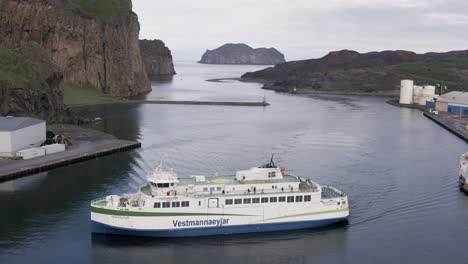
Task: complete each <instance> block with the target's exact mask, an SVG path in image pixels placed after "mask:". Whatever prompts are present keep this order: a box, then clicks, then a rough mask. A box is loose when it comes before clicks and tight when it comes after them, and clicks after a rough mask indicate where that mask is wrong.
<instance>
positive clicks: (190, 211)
mask: <svg viewBox="0 0 468 264" xmlns="http://www.w3.org/2000/svg"><path fill="white" fill-rule="evenodd" d="M348 216H349V204H348V197H347V195H346V194H345V193H344V192H342V191H340V190H338V189H336V188H334V187H331V186H321V185H319V184H317V183H315V182H313V181H311V180H309V179H306V178H301V177H297V176H293V175H288V174H286V173H285V170H284V169H283V168H281V167H278V166H276V165H275V164H274V163H273V160H272V161H271V162H270V163H269V164H265V165H263V166H260V167H254V168H251V169H249V170H243V171H238V172H236V174H235V175H232V176H214V177H205V176H192V177H190V178H178V177H177V175H176V173H174V172H173V171H172V170H164V169H162V166H160V167H158V168H157V169H156V170H155V171H153V172H152V173H150V174H149V175H148V183H147V184H145V185H144V186H142V187H140V188H139V191H138V192H137V193H134V194H124V195H120V196H119V195H109V196H107V197H105V198H102V199H98V200H95V201H93V202H91V222H92V232H93V233H104V234H118V235H133V236H151V237H183V236H207V235H222V234H236V233H252V232H268V231H280V230H293V229H306V228H316V227H322V226H326V225H330V224H334V223H337V222H340V221H344V220H346V219H347V218H348Z"/></svg>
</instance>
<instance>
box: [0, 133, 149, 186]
mask: <svg viewBox="0 0 468 264" xmlns="http://www.w3.org/2000/svg"><path fill="white" fill-rule="evenodd" d="M59 126H60V128H55V129H54V128H52V130H53V131H56V132H58V133H60V134H64V135H68V138H70V141H71V142H72V144H73V145H72V146H70V147H68V148H67V149H66V150H65V151H63V152H59V153H55V154H51V155H46V156H42V157H37V158H33V159H27V160H22V159H20V160H15V159H6V158H5V159H0V182H5V181H8V180H12V179H15V178H19V177H24V176H27V175H31V174H36V173H39V172H43V171H47V170H50V169H54V168H58V167H62V166H66V165H70V164H73V163H78V162H82V161H85V160H89V159H94V158H97V157H101V156H105V155H109V154H112V153H116V152H120V151H125V150H130V149H135V148H140V147H141V143H140V142H138V141H131V140H121V139H117V138H115V137H114V136H112V135H109V134H106V133H103V132H99V131H95V130H91V129H84V128H80V127H76V126H71V125H59Z"/></svg>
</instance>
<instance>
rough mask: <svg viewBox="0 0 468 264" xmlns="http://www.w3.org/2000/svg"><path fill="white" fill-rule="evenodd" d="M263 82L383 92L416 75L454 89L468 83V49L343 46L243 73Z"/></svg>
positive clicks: (300, 87)
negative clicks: (435, 50) (423, 51)
mask: <svg viewBox="0 0 468 264" xmlns="http://www.w3.org/2000/svg"><path fill="white" fill-rule="evenodd" d="M242 78H243V79H245V80H256V81H261V82H263V83H264V84H265V85H264V88H265V89H272V90H278V91H285V92H290V91H292V90H293V89H294V88H296V89H297V90H299V91H318V92H320V91H321V92H343V93H353V92H358V93H384V94H392V93H397V92H398V89H399V88H398V85H399V81H400V80H401V79H403V78H411V79H415V80H416V81H418V82H421V83H430V84H435V83H439V82H441V81H444V82H445V83H446V84H447V85H448V86H449V88H450V89H463V87H465V86H466V85H467V84H468V52H467V51H454V52H447V53H427V54H416V53H414V52H409V51H382V52H369V53H358V52H356V51H350V50H342V51H335V52H331V53H329V54H328V55H326V56H324V57H322V58H319V59H310V60H302V61H291V62H287V63H283V64H279V65H276V66H275V67H270V68H267V69H264V70H260V71H257V72H249V73H245V74H244V75H242Z"/></svg>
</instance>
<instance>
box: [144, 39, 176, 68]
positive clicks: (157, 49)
mask: <svg viewBox="0 0 468 264" xmlns="http://www.w3.org/2000/svg"><path fill="white" fill-rule="evenodd" d="M140 50H141V57H142V59H143V63H144V64H145V69H146V73H147V74H148V76H157V75H173V74H175V73H176V72H175V70H174V63H173V61H172V54H171V51H170V50H169V48H168V47H166V45H165V44H164V42H162V41H161V40H159V39H154V40H148V39H143V40H140Z"/></svg>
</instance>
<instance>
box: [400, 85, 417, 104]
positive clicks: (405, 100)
mask: <svg viewBox="0 0 468 264" xmlns="http://www.w3.org/2000/svg"><path fill="white" fill-rule="evenodd" d="M413 86H414V82H413V81H412V80H401V86H400V104H411V103H413Z"/></svg>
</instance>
